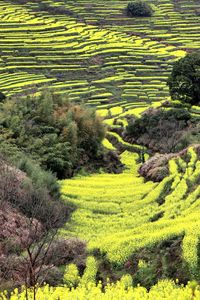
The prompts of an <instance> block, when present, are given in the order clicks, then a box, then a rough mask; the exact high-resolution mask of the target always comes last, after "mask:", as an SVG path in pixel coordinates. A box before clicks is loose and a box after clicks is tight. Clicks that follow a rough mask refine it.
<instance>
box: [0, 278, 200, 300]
mask: <svg viewBox="0 0 200 300" xmlns="http://www.w3.org/2000/svg"><path fill="white" fill-rule="evenodd" d="M128 280H129V278H126V277H125V278H123V279H122V280H121V281H119V282H117V283H116V284H108V285H107V286H106V288H105V291H104V292H103V291H102V285H101V284H98V285H97V286H96V285H94V284H89V285H87V286H79V287H78V288H76V289H71V290H70V289H68V288H66V287H56V288H53V287H49V286H48V285H46V286H45V287H43V288H39V289H38V291H37V294H36V295H37V297H38V299H40V300H46V299H51V300H58V299H59V300H75V299H76V300H85V299H87V300H94V299H96V300H122V299H124V300H155V299H156V300H163V299H166V300H175V299H180V300H199V299H200V291H199V289H198V287H197V288H193V287H192V285H191V284H188V285H187V286H185V287H184V286H178V285H176V284H175V283H174V282H173V281H169V280H163V281H160V282H159V283H158V284H157V285H155V286H153V287H152V288H151V289H150V291H148V290H147V289H145V288H144V287H140V286H138V287H135V288H133V287H132V286H131V285H130V283H129V281H128ZM1 297H2V300H7V295H6V293H5V294H4V295H3V294H2V296H1ZM25 299H27V298H26V294H25V291H24V292H22V293H19V292H18V291H17V290H15V291H14V292H13V293H12V295H11V297H10V300H25ZM28 299H30V300H32V299H34V298H33V294H32V292H31V291H29V294H28Z"/></svg>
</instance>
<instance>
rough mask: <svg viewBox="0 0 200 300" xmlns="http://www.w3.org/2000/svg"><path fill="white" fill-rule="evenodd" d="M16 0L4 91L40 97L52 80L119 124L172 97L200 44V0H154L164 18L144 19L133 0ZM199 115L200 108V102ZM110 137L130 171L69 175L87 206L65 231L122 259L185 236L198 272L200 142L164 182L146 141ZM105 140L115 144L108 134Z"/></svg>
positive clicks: (5, 8) (1, 32)
mask: <svg viewBox="0 0 200 300" xmlns="http://www.w3.org/2000/svg"><path fill="white" fill-rule="evenodd" d="M16 2H17V1H14V0H13V1H11V0H10V1H8V0H7V1H6V0H2V1H1V2H0V18H1V24H0V53H1V56H0V90H1V91H2V92H4V93H5V94H6V95H7V96H10V95H23V94H24V93H32V94H35V95H36V96H37V94H38V93H40V91H41V89H42V88H43V87H44V86H45V85H48V86H49V85H50V88H51V89H52V90H53V91H54V93H57V94H65V95H66V96H67V97H68V98H69V99H70V100H72V101H75V102H85V103H86V104H87V105H89V106H94V107H96V108H97V110H98V112H99V114H100V115H102V116H103V117H104V118H105V122H106V123H107V124H108V125H109V126H110V127H112V126H115V125H114V124H115V123H114V121H115V120H117V121H118V122H119V121H121V123H120V124H121V126H123V125H126V122H127V120H126V116H127V115H136V116H139V115H140V114H141V113H142V112H143V111H144V110H146V109H147V108H148V107H151V106H152V107H156V106H159V105H160V103H161V102H162V101H165V100H166V99H168V98H169V92H168V88H167V86H166V79H167V77H168V75H169V73H170V70H171V67H172V63H173V62H174V61H175V60H177V59H178V58H180V57H182V56H184V55H185V54H186V51H190V50H192V49H198V48H199V46H200V25H199V21H200V3H199V0H191V1H188V0H179V1H173V0H153V1H150V0H149V2H150V3H151V4H152V7H153V9H154V15H153V17H152V18H144V19H143V20H141V19H129V18H127V17H126V15H125V13H124V8H125V7H126V5H127V3H128V1H102V0H98V1H97V2H95V3H93V1H91V0H79V1H76V2H75V1H53V0H41V1H27V2H26V3H25V4H23V5H22V4H16ZM192 113H193V114H195V115H199V114H200V110H199V108H198V107H193V109H192ZM109 135H112V138H115V139H116V140H117V141H118V143H121V144H123V145H124V147H125V148H127V149H128V150H129V151H130V152H128V151H125V152H123V153H122V155H121V159H122V161H123V162H124V163H125V164H126V166H127V169H126V170H125V171H124V172H123V173H122V174H118V175H116V174H94V175H91V176H82V177H76V178H74V179H72V180H64V181H62V182H61V187H62V193H63V196H64V198H65V199H66V201H67V202H71V203H73V204H74V205H76V207H77V209H76V210H75V212H74V213H73V215H72V218H71V221H70V222H69V223H68V224H66V227H65V228H63V230H62V232H61V233H62V234H64V235H65V236H73V237H74V236H75V237H80V238H82V239H85V240H86V241H87V242H88V249H89V250H91V251H94V250H96V249H99V250H100V251H101V253H106V255H107V257H108V259H109V260H110V261H112V262H113V263H115V264H117V265H122V264H123V263H124V262H126V260H127V259H128V258H129V256H130V255H131V254H132V253H133V252H134V251H138V250H139V249H141V248H143V247H146V246H154V245H156V244H157V243H158V242H160V241H163V240H167V239H169V238H171V237H174V236H175V237H177V236H183V241H182V255H183V258H184V260H185V261H186V262H187V263H188V266H189V268H190V270H191V272H193V273H195V272H196V268H197V245H198V241H199V228H200V221H199V220H200V219H199V208H200V188H199V186H198V181H197V180H198V175H199V172H200V161H199V160H198V158H197V154H196V152H195V149H193V148H190V149H189V150H188V153H187V156H186V157H185V159H181V158H179V159H174V160H171V161H170V162H169V169H170V174H169V176H167V177H166V178H165V179H164V180H163V181H162V182H160V183H153V182H151V181H149V182H145V181H144V179H143V178H142V177H140V176H139V175H138V172H137V170H138V168H139V164H138V162H137V161H138V154H137V153H136V152H137V149H140V146H137V145H130V144H128V143H125V142H124V141H123V140H122V138H121V137H120V136H119V135H117V134H116V133H114V132H112V131H111V132H110V133H109ZM109 135H108V138H109ZM109 140H110V139H109ZM104 145H105V146H106V147H107V148H109V149H114V146H113V145H112V144H111V143H110V142H109V141H108V140H104ZM135 150H136V152H134V151H135Z"/></svg>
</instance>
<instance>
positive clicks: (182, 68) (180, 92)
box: [168, 52, 200, 105]
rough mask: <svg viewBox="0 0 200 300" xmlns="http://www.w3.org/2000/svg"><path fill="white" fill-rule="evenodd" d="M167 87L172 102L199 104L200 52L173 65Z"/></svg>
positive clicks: (190, 54) (187, 56)
mask: <svg viewBox="0 0 200 300" xmlns="http://www.w3.org/2000/svg"><path fill="white" fill-rule="evenodd" d="M168 86H169V91H170V94H171V97H172V99H173V100H181V101H183V102H186V103H190V104H192V105H194V104H196V105H198V104H199V103H200V52H194V53H189V54H187V55H186V56H185V57H184V58H181V59H180V60H178V61H177V62H175V63H174V66H173V69H172V73H171V75H170V76H169V78H168Z"/></svg>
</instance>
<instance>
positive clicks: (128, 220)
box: [61, 148, 200, 272]
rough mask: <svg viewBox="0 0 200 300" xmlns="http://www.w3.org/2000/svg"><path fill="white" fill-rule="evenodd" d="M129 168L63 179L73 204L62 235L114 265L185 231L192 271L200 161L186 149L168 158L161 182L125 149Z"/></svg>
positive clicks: (199, 205)
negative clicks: (142, 171) (146, 174)
mask: <svg viewBox="0 0 200 300" xmlns="http://www.w3.org/2000/svg"><path fill="white" fill-rule="evenodd" d="M121 158H122V161H123V162H124V163H125V164H126V166H127V169H126V170H125V171H124V172H123V173H122V174H120V175H113V174H96V175H92V176H88V177H80V178H79V177H77V178H75V179H73V180H64V181H62V182H61V187H62V193H63V195H64V197H65V199H66V200H67V201H69V202H71V203H73V204H75V205H76V207H77V209H76V210H75V212H74V213H73V216H72V219H71V221H70V222H69V223H68V224H67V225H66V228H65V229H63V230H62V234H65V235H69V236H77V237H81V238H83V239H86V240H87V241H88V243H89V244H88V247H89V249H90V250H95V249H100V251H101V252H102V253H106V254H107V256H108V258H109V259H110V260H111V261H112V262H113V263H115V264H116V265H121V264H123V263H124V262H125V261H126V260H127V259H128V258H129V257H130V255H131V254H132V253H133V252H134V251H138V250H139V249H141V248H143V247H147V246H152V247H153V246H155V245H156V244H157V243H158V242H160V241H165V240H168V239H169V238H171V237H174V236H176V237H178V236H184V238H183V242H182V251H183V258H184V260H185V261H186V262H187V263H188V265H189V266H190V268H191V270H192V272H195V268H196V267H197V244H198V239H199V229H200V227H199V226H200V221H199V208H200V187H199V186H198V182H197V180H198V178H199V173H200V161H199V160H198V158H197V154H196V151H195V150H194V149H193V148H189V150H188V153H187V156H186V157H185V159H182V158H177V159H173V160H171V161H170V162H169V175H168V176H167V177H165V178H164V180H163V181H161V182H160V183H153V182H151V181H148V182H146V183H145V182H144V179H143V178H142V177H139V175H138V172H137V169H138V167H139V165H138V164H137V159H138V156H137V154H135V153H131V152H128V151H125V152H124V153H123V154H122V156H121Z"/></svg>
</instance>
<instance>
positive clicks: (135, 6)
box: [126, 1, 153, 17]
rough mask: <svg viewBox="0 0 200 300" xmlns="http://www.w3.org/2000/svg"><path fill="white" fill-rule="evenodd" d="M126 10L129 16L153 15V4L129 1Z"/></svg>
mask: <svg viewBox="0 0 200 300" xmlns="http://www.w3.org/2000/svg"><path fill="white" fill-rule="evenodd" d="M126 11H127V15H128V16H129V17H151V16H152V13H153V10H152V8H151V6H150V5H149V4H147V3H146V2H143V1H135V2H130V3H128V5H127V9H126Z"/></svg>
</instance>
